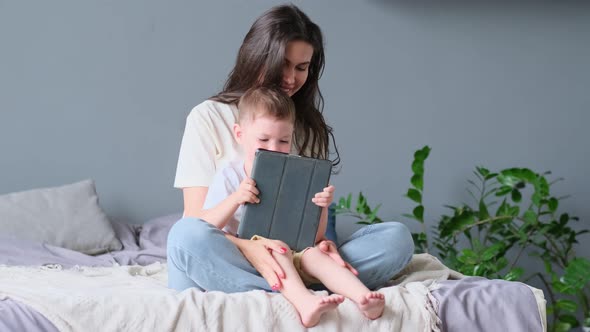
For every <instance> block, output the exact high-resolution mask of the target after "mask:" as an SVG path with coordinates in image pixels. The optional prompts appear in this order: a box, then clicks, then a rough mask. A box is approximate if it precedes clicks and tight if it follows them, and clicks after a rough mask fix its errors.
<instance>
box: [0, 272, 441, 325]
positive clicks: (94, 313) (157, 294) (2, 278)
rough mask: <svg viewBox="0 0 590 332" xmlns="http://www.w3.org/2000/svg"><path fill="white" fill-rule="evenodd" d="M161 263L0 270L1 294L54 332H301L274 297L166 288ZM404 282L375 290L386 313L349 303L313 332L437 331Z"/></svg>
mask: <svg viewBox="0 0 590 332" xmlns="http://www.w3.org/2000/svg"><path fill="white" fill-rule="evenodd" d="M166 276H167V274H166V265H165V264H160V263H154V264H152V265H149V266H143V267H142V266H118V267H108V268H105V267H95V268H90V267H80V268H73V269H60V268H49V267H44V268H39V267H36V268H32V267H14V266H13V267H9V266H2V267H0V297H3V296H5V297H6V296H7V297H11V298H14V299H15V300H18V301H19V302H22V303H24V304H26V305H28V306H30V307H32V308H33V309H35V310H37V311H38V312H40V313H42V314H43V315H44V316H45V317H46V318H47V319H48V320H49V321H50V322H51V323H53V324H54V325H55V327H57V329H58V330H60V331H84V330H103V331H116V330H126V331H140V330H141V331H148V330H149V331H173V330H178V331H188V330H194V331H200V330H207V331H222V330H224V331H235V330H247V331H273V330H275V331H276V330H281V331H283V330H284V331H304V330H305V329H304V328H303V326H302V325H301V324H300V322H299V319H298V316H297V313H296V312H295V310H294V308H293V307H292V306H291V305H290V304H289V303H288V302H287V301H286V300H285V298H284V297H283V296H282V295H280V294H270V293H266V292H264V291H251V292H246V293H236V294H224V293H220V292H205V293H203V292H199V291H197V290H195V289H188V290H185V291H183V292H180V293H179V292H176V291H174V290H171V289H168V288H167V287H166V286H165V285H166ZM430 285H432V282H431V281H429V282H417V281H416V282H408V283H406V284H404V285H403V286H390V287H386V288H383V289H381V292H383V293H384V294H385V296H386V303H387V309H386V311H385V312H384V315H383V317H382V318H380V319H378V320H375V321H370V320H368V319H366V318H364V316H362V315H361V314H360V313H359V312H358V310H357V308H356V306H355V305H354V304H353V303H352V302H350V301H349V300H347V301H345V302H344V303H343V304H342V305H340V306H339V307H338V309H337V310H335V311H333V312H330V313H328V314H326V315H325V316H323V318H322V321H321V322H320V324H319V325H318V326H316V327H315V328H313V329H311V330H313V331H341V330H359V331H366V330H384V331H385V330H387V331H413V332H417V331H439V329H438V326H439V325H440V324H439V322H438V318H437V316H436V312H435V311H434V307H433V302H432V298H431V297H430V292H429V291H428V287H429V286H430Z"/></svg>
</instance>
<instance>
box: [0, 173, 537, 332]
mask: <svg viewBox="0 0 590 332" xmlns="http://www.w3.org/2000/svg"><path fill="white" fill-rule="evenodd" d="M86 185H87V186H88V184H86ZM92 186H93V184H92ZM91 189H92V190H93V188H91ZM92 190H90V191H89V192H90V196H92ZM76 195H77V197H79V196H80V193H79V192H78V193H76ZM94 195H95V192H94ZM53 196H55V195H53ZM26 198H27V201H31V198H30V195H29V196H28V197H26ZM45 199H47V193H45ZM21 201H24V200H21ZM10 202H11V204H12V205H11V206H14V202H15V199H14V197H12V198H11V201H10ZM47 206H59V207H60V208H61V209H62V210H63V206H64V203H63V202H62V203H60V204H53V203H52V204H49V205H47V204H45V205H44V207H45V208H47ZM0 208H2V196H0ZM5 208H6V205H5ZM13 214H14V213H13ZM27 214H32V212H31V207H30V206H29V205H28V207H27ZM78 214H79V211H78ZM57 215H58V216H59V217H60V218H63V217H64V215H66V214H65V213H64V211H60V213H58V214H57ZM3 217H6V216H0V218H3ZM21 218H24V217H22V216H21ZM178 218H179V215H169V216H165V217H161V218H157V219H155V220H151V221H148V222H147V223H145V224H143V225H130V224H124V223H116V222H113V223H109V224H108V225H107V226H108V227H110V230H112V234H114V239H110V240H109V241H114V243H115V244H116V245H115V246H114V248H116V249H110V250H107V251H105V252H102V253H93V254H88V253H84V252H81V251H80V250H81V249H77V250H74V249H72V248H71V247H72V244H71V243H66V244H64V245H56V244H55V243H57V242H56V241H57V240H55V239H52V241H49V242H53V244H49V243H47V241H39V240H38V239H37V240H34V239H30V238H29V239H23V238H22V236H21V237H18V236H14V234H9V233H7V232H2V233H0V313H1V315H0V331H189V330H194V331H283V330H285V331H305V330H306V329H305V328H303V326H302V325H301V324H300V323H299V320H298V317H297V313H296V312H295V310H294V309H293V308H292V307H291V306H290V304H289V303H288V302H287V301H286V300H285V299H284V298H283V296H282V295H280V294H275V293H266V292H263V291H251V292H246V293H237V294H224V293H221V292H200V291H197V290H196V289H188V290H185V291H182V292H177V291H174V290H171V289H169V288H167V287H166V282H167V272H166V271H167V270H166V268H167V265H166V249H165V248H166V236H167V233H168V230H169V229H170V227H171V226H172V225H173V223H174V222H175V221H176V220H178ZM0 220H1V221H2V223H3V224H4V223H5V220H6V219H0ZM23 220H24V219H23ZM21 223H22V222H21ZM80 223H81V225H82V227H83V228H84V227H86V228H87V227H89V226H88V225H85V224H84V222H83V221H81V222H80ZM101 223H102V222H101ZM101 225H102V226H101V227H106V226H105V225H104V223H102V224H101ZM2 227H5V226H2ZM108 227H107V228H108ZM74 228H75V227H74ZM86 228H84V229H86ZM45 233H47V230H46V231H45ZM94 233H95V234H98V231H94ZM78 245H79V244H78ZM93 250H96V249H95V248H85V249H83V251H86V252H88V251H93ZM380 291H381V292H383V293H384V294H385V296H386V310H385V312H384V314H383V317H381V318H380V319H377V320H374V321H370V320H367V319H365V318H364V317H363V316H362V315H361V314H360V313H358V311H357V310H356V307H355V306H354V304H352V303H351V302H350V301H349V300H346V301H345V302H344V303H343V304H342V305H340V306H339V307H338V309H337V310H334V311H333V312H330V313H327V314H326V315H324V316H323V317H322V320H321V321H320V323H319V324H318V325H317V326H316V327H314V328H310V329H309V330H310V331H348V330H350V331H353V330H357V331H365V330H375V331H501V330H506V331H546V321H545V319H546V318H545V317H546V313H545V299H544V297H543V292H542V291H540V290H538V289H535V288H532V287H529V286H527V285H525V284H522V283H519V282H506V281H499V280H487V279H483V278H473V277H464V276H462V275H461V274H459V273H457V272H455V271H452V270H450V269H448V268H447V267H445V266H444V265H443V264H441V263H440V262H439V261H438V260H437V259H436V258H435V257H433V256H430V255H427V254H420V255H414V257H413V259H412V261H411V262H410V264H409V265H408V266H407V267H406V268H405V269H404V270H403V271H401V272H400V273H399V274H398V275H397V276H396V277H395V278H394V279H393V280H392V281H391V282H390V283H389V284H388V285H387V286H386V287H383V288H382V289H381V290H380ZM498 318H501V319H498Z"/></svg>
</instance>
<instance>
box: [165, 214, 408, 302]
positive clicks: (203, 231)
mask: <svg viewBox="0 0 590 332" xmlns="http://www.w3.org/2000/svg"><path fill="white" fill-rule="evenodd" d="M167 249H168V250H167V252H168V286H169V287H170V288H173V289H177V290H184V289H187V288H190V287H196V288H199V289H201V290H208V291H222V292H226V293H234V292H246V291H250V290H254V289H262V290H266V291H271V289H270V286H269V285H268V283H267V282H266V280H265V279H264V278H263V277H262V276H261V275H260V274H259V273H258V272H257V271H256V269H254V267H252V265H250V263H249V262H248V260H247V259H246V258H245V257H244V256H243V255H242V253H241V252H240V250H239V249H238V248H237V247H236V246H235V245H234V244H233V243H232V242H231V241H229V240H228V239H227V238H226V237H225V234H224V233H223V232H222V231H221V230H219V229H218V228H216V227H215V226H213V225H211V224H209V223H207V222H205V221H203V220H200V219H196V218H183V219H180V220H179V221H178V222H176V224H174V226H172V229H171V230H170V233H169V234H168V244H167ZM338 251H339V252H340V255H341V256H342V258H343V259H344V260H345V261H347V262H348V263H350V264H351V265H352V266H353V267H354V268H355V269H357V271H358V272H359V275H358V277H359V279H360V280H361V281H362V282H363V283H364V284H365V285H366V286H367V287H368V288H370V289H376V288H378V287H380V286H383V285H384V284H385V283H386V282H387V281H388V280H390V279H391V278H392V277H393V276H394V275H395V274H396V273H398V272H399V271H401V269H403V268H404V267H405V266H406V265H407V264H408V262H409V261H410V259H411V258H412V254H413V252H414V242H413V241H412V236H411V234H410V232H409V230H408V229H407V227H406V226H405V225H403V224H401V223H398V222H384V223H380V224H374V225H368V226H365V227H363V228H361V229H359V230H358V231H356V232H355V233H354V234H352V236H351V237H350V238H349V239H347V240H346V241H344V242H342V243H341V244H339V246H338Z"/></svg>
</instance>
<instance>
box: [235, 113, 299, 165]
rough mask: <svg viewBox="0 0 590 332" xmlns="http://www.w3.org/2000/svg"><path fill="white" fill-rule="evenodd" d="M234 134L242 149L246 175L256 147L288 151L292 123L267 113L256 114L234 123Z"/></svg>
mask: <svg viewBox="0 0 590 332" xmlns="http://www.w3.org/2000/svg"><path fill="white" fill-rule="evenodd" d="M234 135H235V137H236V141H237V142H238V144H240V145H241V146H242V148H243V149H244V153H245V156H244V162H245V168H246V172H247V174H248V175H250V171H251V169H252V163H253V162H254V157H255V155H256V150H257V149H266V150H270V151H277V152H283V153H289V152H290V151H291V140H292V137H293V124H292V123H291V122H290V121H288V120H279V119H276V118H273V117H271V116H268V115H257V116H256V117H255V118H254V119H245V120H244V121H242V123H241V124H238V123H236V124H235V125H234Z"/></svg>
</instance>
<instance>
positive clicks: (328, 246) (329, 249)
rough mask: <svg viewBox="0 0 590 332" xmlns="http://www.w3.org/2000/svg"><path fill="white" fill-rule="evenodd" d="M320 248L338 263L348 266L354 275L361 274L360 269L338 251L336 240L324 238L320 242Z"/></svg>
mask: <svg viewBox="0 0 590 332" xmlns="http://www.w3.org/2000/svg"><path fill="white" fill-rule="evenodd" d="M318 248H320V250H321V251H322V252H323V253H324V254H326V255H328V256H329V257H330V258H332V259H333V260H334V261H336V263H338V265H340V266H343V267H345V268H347V269H348V270H350V272H352V273H353V274H354V275H358V274H359V273H358V271H357V270H356V269H355V268H354V267H352V265H350V264H348V263H347V262H345V261H344V260H343V259H342V257H340V253H339V252H338V248H337V247H336V244H335V243H334V242H332V241H330V240H323V241H321V242H320V243H318Z"/></svg>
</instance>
